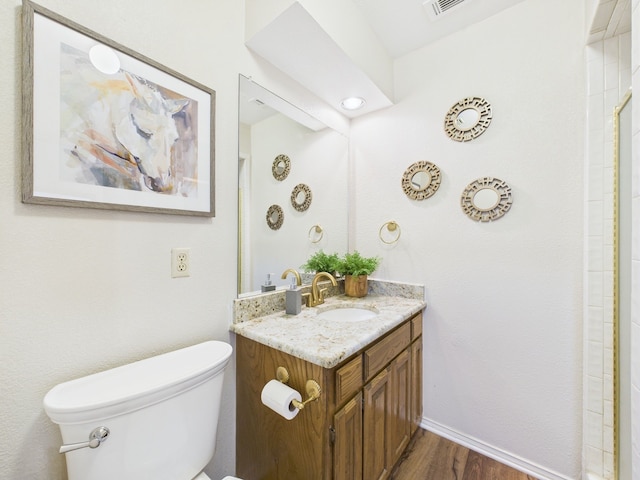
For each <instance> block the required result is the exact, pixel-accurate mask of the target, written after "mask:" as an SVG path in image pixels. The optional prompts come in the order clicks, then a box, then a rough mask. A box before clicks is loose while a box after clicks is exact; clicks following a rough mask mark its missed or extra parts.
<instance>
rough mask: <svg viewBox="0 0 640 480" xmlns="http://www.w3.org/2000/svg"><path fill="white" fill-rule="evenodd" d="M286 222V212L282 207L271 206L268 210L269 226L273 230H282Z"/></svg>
mask: <svg viewBox="0 0 640 480" xmlns="http://www.w3.org/2000/svg"><path fill="white" fill-rule="evenodd" d="M282 222H284V212H283V211H282V207H281V206H280V205H271V206H270V207H269V210H267V225H269V228H270V229H271V230H280V227H281V226H282Z"/></svg>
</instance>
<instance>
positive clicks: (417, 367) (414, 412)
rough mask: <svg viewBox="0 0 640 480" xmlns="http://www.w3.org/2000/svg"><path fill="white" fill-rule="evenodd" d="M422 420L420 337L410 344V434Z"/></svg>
mask: <svg viewBox="0 0 640 480" xmlns="http://www.w3.org/2000/svg"><path fill="white" fill-rule="evenodd" d="M421 421H422V337H418V339H417V340H416V341H414V342H413V343H412V344H411V435H413V434H414V433H415V431H416V430H417V429H418V426H419V425H420V422H421Z"/></svg>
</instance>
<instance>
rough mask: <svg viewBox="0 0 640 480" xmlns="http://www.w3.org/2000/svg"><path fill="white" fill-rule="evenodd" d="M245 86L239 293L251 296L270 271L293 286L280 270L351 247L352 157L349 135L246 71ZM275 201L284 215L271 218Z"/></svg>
mask: <svg viewBox="0 0 640 480" xmlns="http://www.w3.org/2000/svg"><path fill="white" fill-rule="evenodd" d="M239 87H240V88H239V100H238V101H239V106H238V107H239V125H238V130H239V134H238V142H239V148H238V150H239V153H238V175H239V176H238V195H239V197H238V198H239V201H238V205H239V209H238V294H239V295H242V296H246V295H253V294H260V293H261V292H260V285H262V284H263V283H264V280H265V278H266V275H267V274H272V275H271V278H272V279H275V283H276V286H277V287H278V288H286V286H287V284H286V279H285V280H282V281H281V282H280V280H279V278H280V274H281V273H282V272H284V271H285V270H287V269H289V268H294V269H299V268H300V266H301V265H303V264H304V263H305V262H306V261H307V259H308V258H309V257H310V256H311V255H312V254H314V253H316V252H317V251H318V250H325V251H348V245H347V238H348V191H347V190H348V164H349V156H348V139H347V137H346V136H344V135H342V134H340V133H338V132H336V131H335V130H332V129H330V128H327V127H326V126H325V125H324V124H322V123H321V122H319V121H318V120H317V119H315V118H314V117H312V116H310V115H308V114H307V113H306V112H304V111H302V110H300V109H298V108H297V107H295V106H294V105H292V104H291V103H289V102H287V101H286V100H284V99H283V98H281V97H280V96H278V95H275V94H274V93H272V92H270V91H268V90H266V89H264V88H263V87H261V86H260V85H258V84H256V83H255V82H254V81H252V80H250V79H249V78H247V77H244V76H240V84H239ZM285 153H286V156H287V157H288V158H289V159H290V169H289V172H288V174H287V175H286V176H283V174H284V172H285V170H286V162H283V161H276V160H275V159H277V157H278V156H279V155H284V154H285ZM281 160H282V159H281ZM280 176H282V178H281V179H279V178H277V177H280ZM312 191H313V202H312V195H311V192H312ZM312 203H313V205H311V204H312ZM272 205H279V206H280V208H281V214H275V213H274V212H273V211H272V212H270V214H268V215H267V218H266V221H265V213H267V212H268V210H269V207H270V206H272ZM285 217H286V221H284V219H285ZM279 220H282V223H281V224H280V225H279V228H278V229H277V230H276V229H273V228H272V226H273V227H275V226H276V225H278V224H279V223H280V222H279ZM319 225H322V227H319ZM316 226H318V228H320V232H319V233H317V230H316V229H315V227H316ZM309 232H314V233H313V234H310V233H309Z"/></svg>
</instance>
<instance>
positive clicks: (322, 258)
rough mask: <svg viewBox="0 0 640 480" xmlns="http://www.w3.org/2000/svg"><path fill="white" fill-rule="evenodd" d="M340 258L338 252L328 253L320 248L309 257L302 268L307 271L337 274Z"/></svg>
mask: <svg viewBox="0 0 640 480" xmlns="http://www.w3.org/2000/svg"><path fill="white" fill-rule="evenodd" d="M339 263H340V258H339V257H338V254H337V253H332V254H328V253H325V252H323V251H322V250H320V251H319V252H317V253H314V254H313V255H311V257H309V259H308V260H307V263H305V264H304V265H301V266H300V268H301V269H302V270H303V271H305V272H306V273H312V272H315V273H318V272H327V273H330V274H331V275H333V276H335V274H336V271H337V267H338V264H339Z"/></svg>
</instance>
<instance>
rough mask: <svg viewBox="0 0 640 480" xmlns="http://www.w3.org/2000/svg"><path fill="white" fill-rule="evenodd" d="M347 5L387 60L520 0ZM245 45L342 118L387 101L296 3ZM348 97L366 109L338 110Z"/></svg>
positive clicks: (373, 0)
mask: <svg viewBox="0 0 640 480" xmlns="http://www.w3.org/2000/svg"><path fill="white" fill-rule="evenodd" d="M343 1H344V0H343ZM349 1H351V2H353V3H354V4H355V5H356V7H357V8H358V9H359V10H360V12H361V13H362V16H363V17H364V18H365V20H366V22H367V23H368V24H369V25H370V26H371V29H372V30H373V32H374V33H375V35H376V36H377V37H378V39H379V40H380V42H381V43H382V45H383V47H384V48H385V49H386V50H387V52H388V54H389V57H390V58H391V59H396V58H399V57H401V56H403V55H406V54H407V53H409V52H412V51H413V50H416V49H419V48H421V47H423V46H425V45H428V44H430V43H433V42H435V41H437V40H440V39H443V38H445V37H446V36H448V35H451V34H453V33H455V32H458V31H461V30H463V29H465V28H467V27H469V26H470V25H473V24H475V23H478V22H481V21H483V20H485V19H487V18H489V17H491V16H493V15H495V14H497V13H499V12H501V11H503V10H505V9H507V8H510V7H512V6H514V5H516V4H518V3H520V2H522V1H524V0H349ZM436 11H438V14H437V15H435V14H434V12H436ZM246 44H247V46H248V47H249V48H250V49H251V50H252V51H254V52H255V53H257V54H258V55H260V56H261V57H263V58H265V59H266V60H268V61H269V62H270V63H272V64H273V65H274V66H276V67H277V68H279V69H280V70H281V71H283V72H284V73H286V74H287V75H288V76H289V77H291V78H292V79H294V80H296V81H297V82H298V83H300V84H301V85H303V86H305V88H307V89H308V90H309V91H310V92H312V93H314V94H315V95H316V96H317V97H318V98H320V99H322V100H323V101H324V102H326V103H327V104H328V105H330V106H332V107H333V108H335V109H336V110H338V111H340V112H341V113H342V114H343V115H344V116H346V117H348V118H355V117H358V116H360V115H364V114H367V113H370V112H373V111H376V110H379V109H382V108H386V107H388V106H390V105H392V103H393V99H391V98H389V97H388V96H387V95H386V94H385V93H383V91H382V88H381V87H379V86H378V85H376V83H375V82H374V81H373V80H372V79H371V78H370V77H369V76H368V75H367V74H366V73H365V72H364V71H363V70H361V69H360V68H359V67H358V66H356V62H355V61H354V60H353V59H352V58H349V57H348V56H347V55H346V53H345V52H344V51H343V50H342V49H341V48H340V47H339V46H338V44H337V43H336V42H334V41H333V39H331V38H330V37H329V35H328V34H327V33H326V32H325V31H324V30H323V29H322V27H321V26H320V24H319V23H317V22H316V21H315V19H314V18H312V17H311V16H310V15H309V14H308V13H307V11H306V10H305V9H304V7H303V6H302V5H301V2H294V3H293V4H292V5H291V6H290V7H289V8H288V9H287V10H286V11H284V12H283V13H282V14H280V15H279V16H278V17H277V18H276V19H274V20H273V21H272V22H270V23H269V25H267V26H266V27H265V28H263V29H262V30H261V31H259V32H258V33H256V34H255V35H253V36H252V38H251V39H249V40H248V41H247V42H246ZM353 95H357V96H361V97H363V98H365V99H366V105H365V106H364V107H363V108H361V109H359V110H356V111H344V110H342V109H341V108H340V102H341V100H342V99H344V98H346V97H349V96H353Z"/></svg>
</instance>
